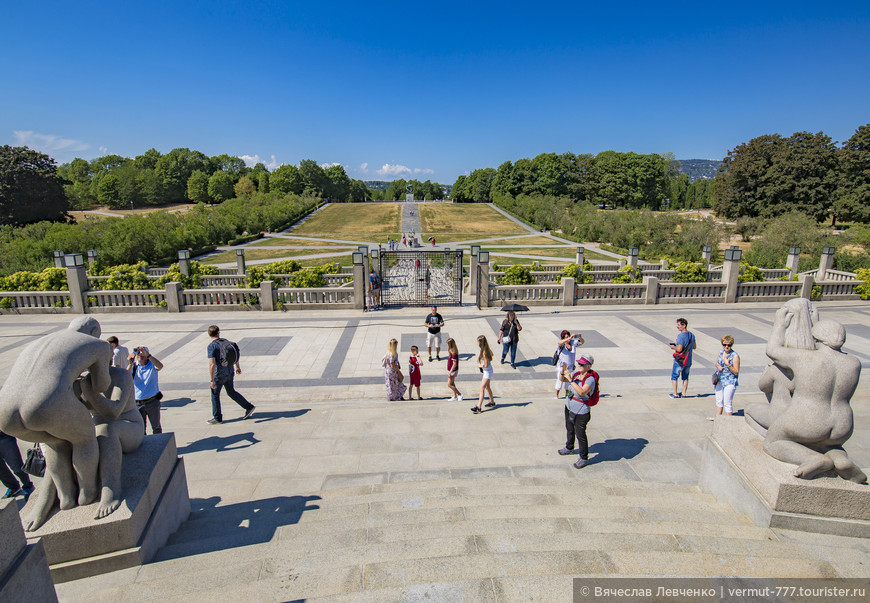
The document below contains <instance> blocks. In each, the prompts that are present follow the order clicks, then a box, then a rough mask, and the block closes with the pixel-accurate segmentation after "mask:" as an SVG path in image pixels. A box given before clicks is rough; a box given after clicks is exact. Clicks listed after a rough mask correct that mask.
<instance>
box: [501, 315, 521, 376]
mask: <svg viewBox="0 0 870 603" xmlns="http://www.w3.org/2000/svg"><path fill="white" fill-rule="evenodd" d="M522 330H523V327H522V325H521V324H520V321H518V320H517V315H516V314H514V313H513V312H508V313H507V318H505V319H504V320H503V321H502V323H501V329H500V330H499V332H498V343H500V344H502V348H501V363H502V364H504V359H505V357H506V356H507V353H508V350H510V353H511V368H513V369H515V368H517V366H516V362H517V344H518V343H519V341H520V331H522Z"/></svg>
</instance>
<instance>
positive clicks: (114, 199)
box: [97, 174, 124, 207]
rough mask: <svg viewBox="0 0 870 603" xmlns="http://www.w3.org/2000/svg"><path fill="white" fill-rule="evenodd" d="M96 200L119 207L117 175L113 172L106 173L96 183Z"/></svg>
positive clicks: (120, 204)
mask: <svg viewBox="0 0 870 603" xmlns="http://www.w3.org/2000/svg"><path fill="white" fill-rule="evenodd" d="M97 201H99V202H100V203H101V204H103V205H107V206H109V207H120V206H122V205H124V203H122V202H121V194H120V193H119V192H118V177H117V176H115V175H114V174H106V175H105V176H103V177H102V178H100V182H99V184H97Z"/></svg>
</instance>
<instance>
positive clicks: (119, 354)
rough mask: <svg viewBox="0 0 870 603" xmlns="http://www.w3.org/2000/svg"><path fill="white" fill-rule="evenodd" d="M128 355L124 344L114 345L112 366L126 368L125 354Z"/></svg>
mask: <svg viewBox="0 0 870 603" xmlns="http://www.w3.org/2000/svg"><path fill="white" fill-rule="evenodd" d="M129 355H130V352H129V351H127V348H125V347H124V346H122V345H119V346H115V349H114V350H112V366H119V367H121V368H124V369H125V368H127V356H129Z"/></svg>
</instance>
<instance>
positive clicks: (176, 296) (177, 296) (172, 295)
mask: <svg viewBox="0 0 870 603" xmlns="http://www.w3.org/2000/svg"><path fill="white" fill-rule="evenodd" d="M182 305H183V300H182V298H181V283H178V282H171V283H166V309H167V310H168V311H170V312H181V307H182Z"/></svg>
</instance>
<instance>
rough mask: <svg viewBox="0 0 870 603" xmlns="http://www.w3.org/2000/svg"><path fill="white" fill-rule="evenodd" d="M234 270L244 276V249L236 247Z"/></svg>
mask: <svg viewBox="0 0 870 603" xmlns="http://www.w3.org/2000/svg"><path fill="white" fill-rule="evenodd" d="M236 272H237V273H238V274H240V275H241V276H245V273H246V272H247V270H246V269H245V250H244V249H236Z"/></svg>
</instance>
